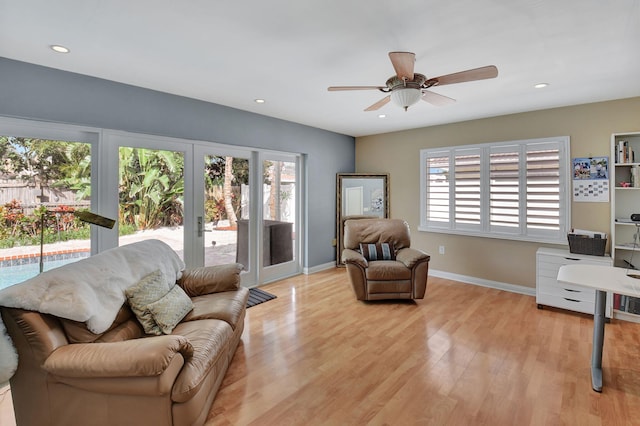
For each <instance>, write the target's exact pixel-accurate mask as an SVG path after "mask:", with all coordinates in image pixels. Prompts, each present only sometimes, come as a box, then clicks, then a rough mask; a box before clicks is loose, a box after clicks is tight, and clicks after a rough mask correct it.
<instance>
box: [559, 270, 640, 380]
mask: <svg viewBox="0 0 640 426" xmlns="http://www.w3.org/2000/svg"><path fill="white" fill-rule="evenodd" d="M629 272H630V273H640V271H634V270H630V271H629ZM558 281H559V282H563V283H568V284H574V285H580V286H584V287H589V288H593V289H594V290H595V291H596V305H595V312H594V313H593V349H592V351H591V386H592V387H593V390H594V391H596V392H602V348H603V346H604V324H605V305H606V301H607V292H608V291H610V292H612V293H618V294H624V295H626V296H634V297H640V279H637V278H631V277H628V276H627V269H625V268H616V267H614V266H602V265H565V266H561V267H560V269H559V270H558Z"/></svg>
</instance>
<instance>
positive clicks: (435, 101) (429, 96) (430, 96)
mask: <svg viewBox="0 0 640 426" xmlns="http://www.w3.org/2000/svg"><path fill="white" fill-rule="evenodd" d="M422 100H423V101H425V102H429V103H430V104H431V105H435V106H447V105H451V104H454V103H455V102H456V100H455V99H452V98H450V97H448V96H444V95H441V94H439V93H436V92H430V91H429V90H425V91H424V92H422Z"/></svg>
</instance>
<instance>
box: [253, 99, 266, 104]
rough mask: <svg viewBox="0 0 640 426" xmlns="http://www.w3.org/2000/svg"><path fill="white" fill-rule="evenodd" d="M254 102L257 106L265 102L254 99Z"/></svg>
mask: <svg viewBox="0 0 640 426" xmlns="http://www.w3.org/2000/svg"><path fill="white" fill-rule="evenodd" d="M254 102H255V103H257V104H263V103H264V102H265V101H264V99H254Z"/></svg>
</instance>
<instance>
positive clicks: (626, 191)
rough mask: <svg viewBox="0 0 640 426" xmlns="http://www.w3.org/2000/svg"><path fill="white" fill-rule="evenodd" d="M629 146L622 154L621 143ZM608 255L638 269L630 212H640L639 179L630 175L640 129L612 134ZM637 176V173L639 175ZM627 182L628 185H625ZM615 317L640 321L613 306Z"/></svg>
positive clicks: (636, 226)
mask: <svg viewBox="0 0 640 426" xmlns="http://www.w3.org/2000/svg"><path fill="white" fill-rule="evenodd" d="M623 141H625V142H626V146H627V147H628V153H627V155H621V153H620V150H619V147H620V146H621V144H622V142H623ZM610 162H611V163H612V164H613V167H612V168H611V172H610V174H611V182H610V185H609V187H610V188H612V189H613V190H612V192H611V221H612V223H611V258H612V259H613V264H614V266H618V267H621V268H627V267H630V266H631V265H632V266H631V267H635V268H636V269H640V222H635V223H634V222H632V221H631V215H632V214H634V213H638V214H640V183H639V182H638V181H639V180H640V179H638V180H636V182H635V183H636V186H634V179H633V174H634V173H635V172H636V170H637V172H638V173H640V132H632V133H614V134H612V135H611V159H610ZM639 178H640V176H639ZM627 184H628V185H627ZM614 318H619V319H624V320H628V321H634V322H640V315H639V314H633V313H629V312H623V311H621V310H618V309H614Z"/></svg>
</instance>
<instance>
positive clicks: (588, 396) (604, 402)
mask: <svg viewBox="0 0 640 426" xmlns="http://www.w3.org/2000/svg"><path fill="white" fill-rule="evenodd" d="M261 288H262V289H263V290H265V291H268V292H270V293H274V294H275V295H277V296H278V297H277V299H274V300H271V301H269V302H266V303H263V304H260V305H257V306H254V307H252V308H250V309H248V310H247V317H246V322H245V332H244V334H243V337H242V342H241V343H240V346H239V348H238V351H237V353H236V356H235V357H234V359H233V361H232V364H231V366H230V367H229V371H228V372H227V375H226V377H225V379H224V382H223V384H222V387H221V389H220V391H219V393H218V395H217V397H216V400H215V402H214V404H213V407H212V409H211V412H210V414H209V417H208V419H207V425H365V424H367V425H561V424H562V425H640V324H635V323H629V322H624V321H618V320H613V321H612V322H611V323H610V324H607V326H606V331H605V352H604V360H603V367H604V390H603V392H602V393H601V394H599V393H596V392H593V391H592V390H591V379H590V368H589V366H590V357H591V338H592V331H593V328H592V327H593V322H592V319H591V318H590V317H589V316H588V315H582V314H576V313H569V312H567V311H562V310H555V309H552V308H545V309H543V310H539V309H537V308H536V303H535V299H534V298H533V297H531V296H524V295H518V294H513V293H508V292H504V291H499V290H494V289H488V288H483V287H478V286H474V285H469V284H462V283H457V282H454V281H449V280H444V279H439V278H434V277H430V278H429V284H428V286H427V294H426V296H425V299H424V300H419V301H416V302H415V303H414V302H396V301H393V302H378V303H364V302H360V301H357V300H356V299H355V297H354V295H353V292H352V290H351V287H350V286H349V284H348V281H347V277H346V272H345V270H344V269H335V270H330V271H324V272H319V273H316V274H312V275H308V276H305V275H302V276H297V277H294V278H290V279H287V280H283V281H279V282H277V283H273V284H269V285H266V286H263V287H261ZM7 405H8V404H7V403H6V395H5V399H4V401H3V396H2V395H0V419H1V420H0V423H1V424H2V425H3V426H4V425H5V419H6V417H3V416H5V415H6V413H7V412H8V410H10V406H9V407H8V408H7ZM6 424H7V425H10V424H11V423H6Z"/></svg>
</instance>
